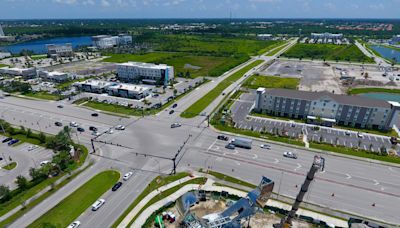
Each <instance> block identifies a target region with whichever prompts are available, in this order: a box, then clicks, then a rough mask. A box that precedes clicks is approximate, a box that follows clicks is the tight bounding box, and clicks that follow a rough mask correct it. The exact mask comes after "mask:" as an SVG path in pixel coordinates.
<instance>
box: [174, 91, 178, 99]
mask: <svg viewBox="0 0 400 228" xmlns="http://www.w3.org/2000/svg"><path fill="white" fill-rule="evenodd" d="M177 93H178V90H176V89H174V97H175V96H176V94H177Z"/></svg>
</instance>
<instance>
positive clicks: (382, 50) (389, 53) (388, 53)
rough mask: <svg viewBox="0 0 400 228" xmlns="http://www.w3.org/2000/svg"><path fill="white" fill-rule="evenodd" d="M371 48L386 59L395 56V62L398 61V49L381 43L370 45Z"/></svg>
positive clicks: (399, 52)
mask: <svg viewBox="0 0 400 228" xmlns="http://www.w3.org/2000/svg"><path fill="white" fill-rule="evenodd" d="M371 48H372V49H374V50H375V51H376V52H378V53H379V54H380V55H381V56H382V57H384V58H386V59H388V60H392V59H393V58H396V62H400V51H396V50H393V49H390V48H387V47H385V46H381V45H371Z"/></svg>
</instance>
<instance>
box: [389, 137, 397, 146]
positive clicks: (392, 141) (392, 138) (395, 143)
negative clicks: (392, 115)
mask: <svg viewBox="0 0 400 228" xmlns="http://www.w3.org/2000/svg"><path fill="white" fill-rule="evenodd" d="M390 143H392V144H393V145H397V143H398V141H397V138H396V137H393V136H392V137H390Z"/></svg>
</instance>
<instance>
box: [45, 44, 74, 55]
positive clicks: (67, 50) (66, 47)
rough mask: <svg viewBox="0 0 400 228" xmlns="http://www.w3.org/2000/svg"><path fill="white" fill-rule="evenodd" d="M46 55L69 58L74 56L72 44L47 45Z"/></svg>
mask: <svg viewBox="0 0 400 228" xmlns="http://www.w3.org/2000/svg"><path fill="white" fill-rule="evenodd" d="M46 47H47V55H48V56H50V57H71V56H73V55H74V51H73V49H72V44H70V43H67V44H47V45H46Z"/></svg>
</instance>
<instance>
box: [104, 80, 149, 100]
mask: <svg viewBox="0 0 400 228" xmlns="http://www.w3.org/2000/svg"><path fill="white" fill-rule="evenodd" d="M151 90H152V87H150V86H141V85H134V84H126V83H119V84H117V85H112V86H109V87H108V88H107V91H108V94H109V95H111V96H116V97H124V98H131V99H137V100H140V99H142V98H145V97H147V96H149V95H150V93H151Z"/></svg>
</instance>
